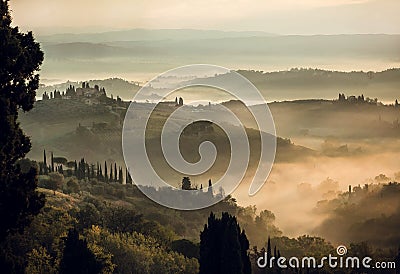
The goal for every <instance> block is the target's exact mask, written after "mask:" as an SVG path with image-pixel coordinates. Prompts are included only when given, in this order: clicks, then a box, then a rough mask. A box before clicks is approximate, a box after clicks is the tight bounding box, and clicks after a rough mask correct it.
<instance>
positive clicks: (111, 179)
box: [109, 164, 114, 182]
mask: <svg viewBox="0 0 400 274" xmlns="http://www.w3.org/2000/svg"><path fill="white" fill-rule="evenodd" d="M113 180H114V177H113V165H112V164H110V179H109V181H110V182H112V181H113Z"/></svg>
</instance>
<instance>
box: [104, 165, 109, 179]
mask: <svg viewBox="0 0 400 274" xmlns="http://www.w3.org/2000/svg"><path fill="white" fill-rule="evenodd" d="M104 181H105V182H106V183H108V172H107V161H104Z"/></svg>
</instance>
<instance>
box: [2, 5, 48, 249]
mask: <svg viewBox="0 0 400 274" xmlns="http://www.w3.org/2000/svg"><path fill="white" fill-rule="evenodd" d="M0 60H1V61H0V220H1V221H0V242H2V241H3V240H4V239H5V237H6V236H7V235H9V234H10V233H13V232H17V231H18V232H22V231H23V230H24V228H25V227H26V226H28V225H29V224H30V223H31V221H32V219H33V216H35V215H37V214H38V213H39V211H40V209H41V208H42V207H43V205H44V196H43V195H41V194H39V193H38V192H37V191H36V188H37V179H36V175H37V170H36V168H34V167H31V168H30V169H29V170H28V171H26V172H22V170H21V167H20V165H19V164H17V161H18V160H20V159H23V158H24V157H25V156H26V154H27V153H28V152H29V151H30V149H31V142H30V140H29V137H27V136H26V135H25V134H24V132H23V131H22V129H21V127H20V125H19V122H18V113H19V111H29V110H31V109H32V108H33V103H34V101H35V96H36V89H37V88H38V87H39V75H38V74H37V71H38V70H39V66H40V65H41V64H42V61H43V52H42V51H41V50H40V46H39V44H38V43H37V42H35V39H34V38H33V35H32V32H28V33H22V32H20V31H19V29H18V27H14V26H12V25H11V15H10V12H9V8H8V1H4V0H2V1H0Z"/></svg>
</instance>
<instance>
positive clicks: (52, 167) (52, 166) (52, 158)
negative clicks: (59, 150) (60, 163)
mask: <svg viewBox="0 0 400 274" xmlns="http://www.w3.org/2000/svg"><path fill="white" fill-rule="evenodd" d="M51 172H54V155H53V152H51Z"/></svg>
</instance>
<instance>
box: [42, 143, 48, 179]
mask: <svg viewBox="0 0 400 274" xmlns="http://www.w3.org/2000/svg"><path fill="white" fill-rule="evenodd" d="M43 169H44V174H45V175H47V174H48V171H47V159H46V150H45V149H43Z"/></svg>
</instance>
